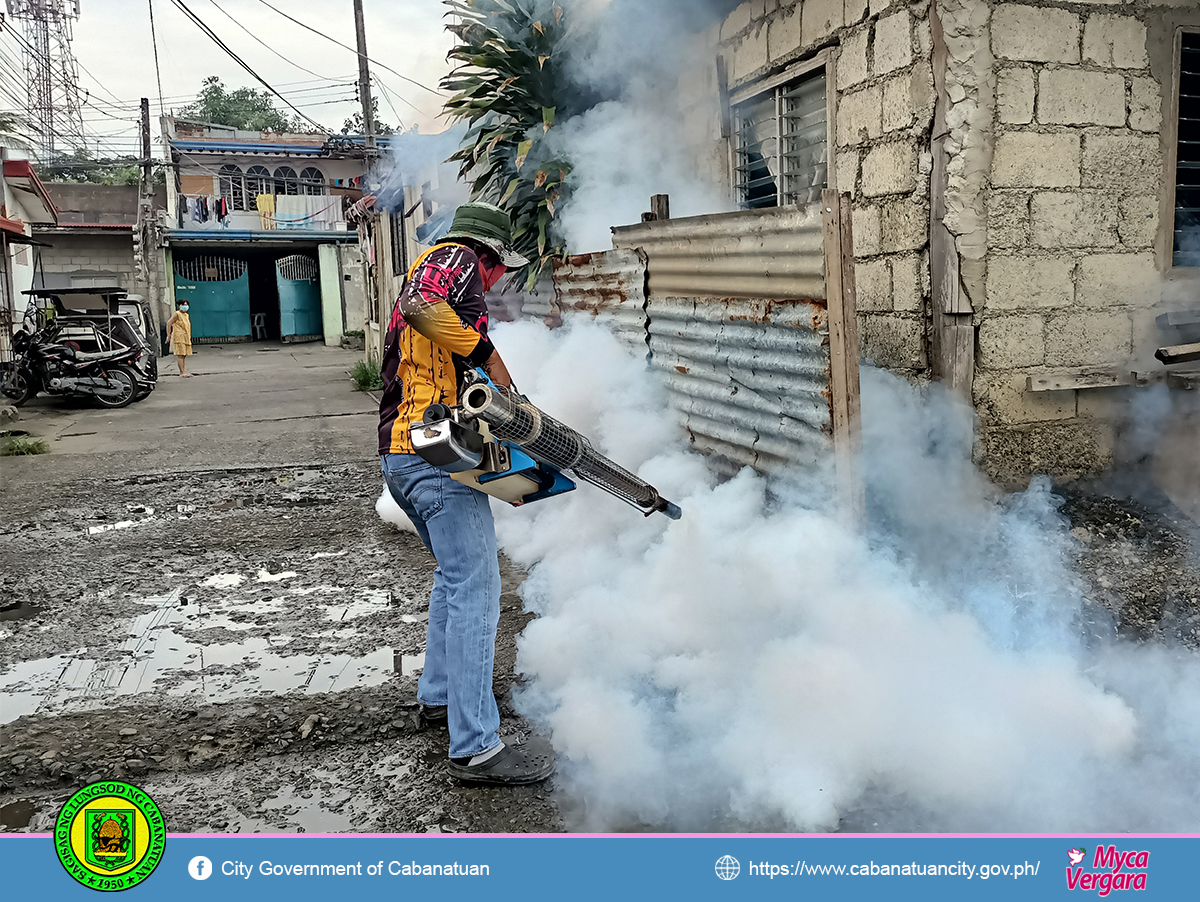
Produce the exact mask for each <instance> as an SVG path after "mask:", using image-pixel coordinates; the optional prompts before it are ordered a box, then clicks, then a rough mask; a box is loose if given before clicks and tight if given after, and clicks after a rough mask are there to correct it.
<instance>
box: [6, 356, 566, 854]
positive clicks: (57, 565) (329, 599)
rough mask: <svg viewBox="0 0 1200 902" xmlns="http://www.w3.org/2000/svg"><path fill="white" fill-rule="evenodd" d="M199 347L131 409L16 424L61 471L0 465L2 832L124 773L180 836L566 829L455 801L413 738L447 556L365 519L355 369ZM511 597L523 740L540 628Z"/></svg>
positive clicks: (527, 799) (51, 415)
mask: <svg viewBox="0 0 1200 902" xmlns="http://www.w3.org/2000/svg"><path fill="white" fill-rule="evenodd" d="M200 351H201V353H200V354H198V355H197V357H196V358H194V361H195V363H194V369H195V372H196V373H197V376H196V378H193V379H189V380H186V381H185V380H180V379H179V378H178V377H164V379H163V380H162V381H161V382H160V385H159V389H158V390H157V391H156V392H155V393H154V395H152V396H151V397H150V398H149V399H147V400H146V401H144V402H141V403H140V404H137V405H134V406H133V407H130V408H128V409H126V410H123V411H103V410H91V409H71V408H65V407H62V406H61V405H60V403H59V402H57V401H51V400H48V399H46V398H41V399H39V400H37V401H36V402H34V403H33V404H31V405H30V406H28V407H26V408H25V409H24V410H23V412H22V420H21V421H20V422H19V423H18V424H17V425H18V427H19V428H21V429H25V430H28V431H29V432H30V433H32V434H35V435H40V436H44V437H46V438H47V439H48V440H49V442H50V445H51V453H50V454H47V455H44V456H40V457H30V458H21V459H5V460H4V462H3V464H2V465H0V466H2V467H3V470H2V473H0V477H2V480H3V482H2V484H0V572H3V574H4V576H3V577H2V579H3V585H2V586H0V594H2V595H3V598H4V602H3V603H4V607H5V608H6V610H5V611H4V613H3V615H2V616H3V618H4V622H2V623H0V823H2V824H3V829H8V830H14V829H15V830H36V831H42V830H46V829H48V828H49V827H50V824H51V821H52V818H53V816H54V814H55V813H56V812H57V809H58V806H59V805H60V804H61V802H62V801H63V800H64V799H65V798H66V797H67V796H68V795H69V794H70V792H71V791H73V790H74V789H75V788H77V787H79V786H81V785H84V784H85V783H87V782H89V781H91V780H92V779H96V778H100V777H120V776H125V777H128V778H130V779H133V780H134V781H135V782H137V783H138V785H140V786H142V787H143V788H145V789H146V790H148V791H149V792H150V793H151V794H152V795H153V796H154V798H155V799H156V800H157V801H158V803H159V805H160V806H161V807H162V808H163V810H164V812H165V813H166V816H167V820H168V824H169V826H170V829H172V830H176V831H230V832H232V831H281V832H282V831H303V830H307V831H319V832H333V831H370V832H390V831H418V832H419V831H435V830H453V831H472V832H476V831H479V832H482V831H521V832H526V831H545V830H557V829H561V820H560V816H559V813H558V803H557V801H556V797H555V793H554V786H553V783H550V784H546V785H543V786H541V787H534V788H528V789H521V790H515V791H514V790H486V789H484V790H481V789H468V788H464V787H461V786H459V785H458V784H456V783H454V782H453V781H451V780H450V779H449V778H448V777H447V776H446V774H445V771H444V759H445V753H446V744H447V737H446V734H445V732H444V730H437V729H428V728H423V726H422V724H421V723H420V721H419V718H418V717H417V712H416V704H415V700H416V673H417V672H418V671H419V668H420V665H421V660H422V659H421V656H422V653H423V647H424V635H425V618H426V617H427V614H426V611H425V602H426V597H427V594H428V590H429V586H430V583H431V580H432V572H433V561H432V558H431V557H430V556H429V555H428V553H427V552H426V551H425V549H424V548H423V547H422V546H421V545H420V543H419V542H418V541H417V539H416V537H415V536H413V535H411V534H408V533H402V532H399V531H397V530H395V529H394V528H392V527H390V526H388V525H386V524H384V523H382V522H381V521H380V520H379V518H378V516H377V515H376V514H375V512H374V504H375V500H376V498H377V497H378V495H379V492H380V490H381V487H382V482H381V480H380V477H379V473H378V464H377V462H376V458H375V450H374V444H375V439H374V431H373V430H374V417H375V406H374V402H373V400H372V399H371V398H370V397H369V396H366V395H363V394H361V393H356V392H354V391H352V388H351V383H350V381H349V379H348V378H347V377H346V374H345V371H346V370H347V369H348V368H349V367H350V365H352V363H353V356H352V355H350V354H348V353H344V352H340V351H337V350H332V349H326V348H324V347H319V346H305V347H297V348H286V347H285V348H280V347H279V346H278V345H275V346H269V345H249V346H241V347H232V346H231V347H228V348H222V349H219V350H216V349H209V348H201V349H200ZM167 368H169V367H164V369H167ZM504 577H505V581H504V595H503V597H502V600H501V603H502V615H501V617H502V619H501V628H500V629H501V635H500V639H499V641H498V648H497V668H496V674H497V677H496V692H497V696H498V698H499V699H500V700H501V708H502V713H503V715H504V725H503V727H502V732H508V733H512V732H520V731H522V730H523V729H525V725H524V724H522V723H521V722H520V721H519V720H518V719H516V718H515V717H514V716H513V713H512V710H511V706H510V704H509V703H508V693H509V690H510V688H511V683H512V672H513V663H514V660H515V642H514V636H515V634H516V633H517V632H519V631H520V629H521V628H522V627H523V625H524V623H525V619H526V615H523V614H522V613H521V603H520V599H519V598H518V597H517V596H516V594H515V591H514V590H515V588H516V586H517V584H518V583H519V579H520V576H519V574H515V573H513V572H511V570H510V569H509V568H507V567H506V568H505V573H504Z"/></svg>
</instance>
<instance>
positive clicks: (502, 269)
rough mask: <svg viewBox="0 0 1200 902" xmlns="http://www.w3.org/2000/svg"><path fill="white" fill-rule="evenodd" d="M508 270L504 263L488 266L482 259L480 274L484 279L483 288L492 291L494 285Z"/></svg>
mask: <svg viewBox="0 0 1200 902" xmlns="http://www.w3.org/2000/svg"><path fill="white" fill-rule="evenodd" d="M507 271H508V267H506V266H505V265H504V264H503V263H499V264H497V265H496V266H488V265H487V264H486V263H484V262H483V261H482V260H480V261H479V275H480V278H482V279H483V290H484V291H491V290H492V287H493V286H494V285H495V284H496V283H497V282H499V281H500V277H501V276H503V275H504V274H505V273H506V272H507Z"/></svg>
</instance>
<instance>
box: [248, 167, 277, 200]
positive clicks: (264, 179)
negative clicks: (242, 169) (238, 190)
mask: <svg viewBox="0 0 1200 902" xmlns="http://www.w3.org/2000/svg"><path fill="white" fill-rule="evenodd" d="M270 193H271V171H270V170H269V169H267V167H266V166H258V165H255V166H251V167H250V168H249V169H247V170H246V209H247V210H251V211H253V210H256V209H258V207H257V206H256V204H257V201H258V196H259V195H260V194H270Z"/></svg>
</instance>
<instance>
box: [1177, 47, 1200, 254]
mask: <svg viewBox="0 0 1200 902" xmlns="http://www.w3.org/2000/svg"><path fill="white" fill-rule="evenodd" d="M1181 37H1182V43H1181V45H1180V49H1179V135H1178V138H1177V141H1178V143H1177V144H1176V153H1175V244H1174V259H1173V262H1174V264H1175V265H1176V266H1200V32H1184V34H1183V35H1182V36H1181Z"/></svg>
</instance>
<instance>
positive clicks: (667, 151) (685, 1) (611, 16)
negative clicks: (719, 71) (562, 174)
mask: <svg viewBox="0 0 1200 902" xmlns="http://www.w3.org/2000/svg"><path fill="white" fill-rule="evenodd" d="M735 5H736V4H735V3H732V2H726V0H668V2H657V3H645V2H636V0H611V2H599V0H568V2H564V3H563V6H564V7H565V8H566V9H567V12H568V15H570V16H572V17H573V21H574V22H575V23H576V25H575V26H574V27H573V34H574V37H573V38H572V39H571V41H570V43H569V46H568V47H567V48H566V50H567V53H568V56H567V60H568V62H567V67H568V73H569V77H570V79H571V81H572V83H573V84H574V85H576V86H577V88H578V91H579V92H580V94H581V95H586V96H587V97H588V98H589V101H592V102H594V105H591V107H590V109H587V111H586V112H583V113H580V114H578V115H575V116H572V117H570V118H568V119H565V120H563V121H561V122H560V123H559V124H558V125H556V126H555V127H554V128H553V129H551V131H550V133H549V135H548V140H549V144H550V146H551V148H552V154H553V155H559V154H561V155H563V156H566V157H567V158H568V159H570V160H571V162H572V165H573V166H574V169H573V171H572V173H571V175H570V177H569V179H568V182H569V184H570V185H571V189H572V194H571V197H570V200H569V201H568V202H567V203H566V205H565V207H564V208H563V211H562V213H561V216H560V220H559V228H560V229H561V230H562V232H563V235H564V237H565V238H566V241H567V247H568V248H569V250H570V251H571V252H572V253H585V252H590V251H598V250H607V249H608V248H609V247H611V246H612V241H611V238H610V233H609V228H610V227H611V226H617V225H630V224H632V223H636V222H639V221H640V220H641V214H642V212H643V211H645V210H647V209H649V203H650V196H651V195H653V194H669V195H670V196H671V215H672V216H674V217H678V216H690V215H696V214H701V213H716V212H721V211H724V210H727V209H730V208H731V207H730V200H729V197H728V189H727V188H726V187H724V186H723V185H720V184H708V183H706V182H705V180H704V177H703V173H702V172H701V171H700V170H699V169H698V167H697V159H696V156H695V148H693V147H689V146H688V144H689V141H688V137H687V135H688V133H687V128H686V125H687V124H689V123H692V122H695V121H697V119H698V120H699V121H701V122H704V123H706V124H707V123H708V120H709V119H711V118H712V117H711V116H709V115H708V114H709V112H710V111H709V110H707V109H706V108H701V109H699V110H689V109H686V108H685V100H686V98H687V97H688V96H689V89H690V91H691V92H692V93H695V86H694V85H690V84H687V83H686V82H687V81H694V80H695V79H696V78H697V77H698V73H702V72H704V66H705V65H711V64H712V59H713V57H714V56H715V52H714V51H711V50H710V49H709V48H706V47H705V45H704V32H705V30H706V29H707V28H709V27H710V26H711V25H712V24H714V23H716V22H719V21H721V19H722V18H724V16H725V14H726V13H728V11H729V10H731V9H732V8H733V7H734V6H735ZM681 80H684V81H683V83H681ZM707 138H708V140H709V141H710V142H712V143H715V138H714V137H713V136H712V135H707Z"/></svg>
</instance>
